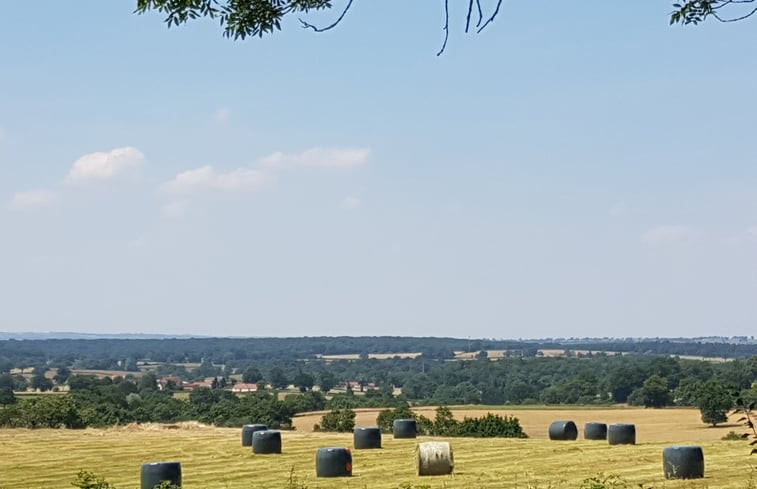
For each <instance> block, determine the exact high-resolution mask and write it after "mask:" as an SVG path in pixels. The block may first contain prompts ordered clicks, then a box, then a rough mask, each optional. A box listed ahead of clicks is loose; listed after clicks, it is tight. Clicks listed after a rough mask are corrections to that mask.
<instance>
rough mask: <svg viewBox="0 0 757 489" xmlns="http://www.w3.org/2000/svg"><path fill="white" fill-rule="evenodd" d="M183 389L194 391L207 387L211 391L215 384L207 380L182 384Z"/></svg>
mask: <svg viewBox="0 0 757 489" xmlns="http://www.w3.org/2000/svg"><path fill="white" fill-rule="evenodd" d="M182 387H183V388H184V390H185V391H193V390H195V389H199V388H201V387H207V388H208V389H210V388H211V387H213V382H208V381H207V380H204V381H201V382H185V383H183V384H182Z"/></svg>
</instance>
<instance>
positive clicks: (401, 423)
mask: <svg viewBox="0 0 757 489" xmlns="http://www.w3.org/2000/svg"><path fill="white" fill-rule="evenodd" d="M392 432H394V437H395V438H415V436H416V435H417V434H418V424H417V423H416V422H415V420H414V419H395V420H394V423H393V424H392Z"/></svg>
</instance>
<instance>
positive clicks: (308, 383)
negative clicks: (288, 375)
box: [293, 372, 315, 392]
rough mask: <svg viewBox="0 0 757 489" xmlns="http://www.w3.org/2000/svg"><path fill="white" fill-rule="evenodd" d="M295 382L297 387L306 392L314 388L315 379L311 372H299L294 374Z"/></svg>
mask: <svg viewBox="0 0 757 489" xmlns="http://www.w3.org/2000/svg"><path fill="white" fill-rule="evenodd" d="M293 383H294V385H295V387H297V388H299V389H300V392H305V391H307V390H310V389H312V388H313V385H314V384H315V379H313V376H312V375H310V374H307V373H305V372H298V373H297V375H295V376H294V379H293Z"/></svg>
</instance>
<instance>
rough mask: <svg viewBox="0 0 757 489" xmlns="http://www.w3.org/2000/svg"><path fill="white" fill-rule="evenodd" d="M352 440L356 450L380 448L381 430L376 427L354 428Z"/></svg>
mask: <svg viewBox="0 0 757 489" xmlns="http://www.w3.org/2000/svg"><path fill="white" fill-rule="evenodd" d="M353 439H354V444H355V449H356V450H361V449H367V448H381V428H379V427H378V426H358V427H357V428H355V431H354V435H353Z"/></svg>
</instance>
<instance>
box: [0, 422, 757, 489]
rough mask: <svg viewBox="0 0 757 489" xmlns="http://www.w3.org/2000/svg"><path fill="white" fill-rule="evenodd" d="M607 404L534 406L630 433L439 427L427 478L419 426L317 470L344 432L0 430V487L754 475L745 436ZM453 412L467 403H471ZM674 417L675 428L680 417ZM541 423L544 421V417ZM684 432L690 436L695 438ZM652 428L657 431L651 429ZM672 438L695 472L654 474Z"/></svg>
mask: <svg viewBox="0 0 757 489" xmlns="http://www.w3.org/2000/svg"><path fill="white" fill-rule="evenodd" d="M612 411H616V412H617V411H619V412H620V413H621V414H624V416H619V417H618V418H613V419H609V418H603V416H598V415H600V414H602V413H603V411H602V410H562V411H560V410H545V411H542V413H543V414H544V415H545V416H547V417H548V418H549V420H552V419H565V418H570V417H571V415H577V414H579V413H580V412H583V413H584V414H585V415H586V416H588V417H589V418H591V420H599V421H608V422H614V421H629V420H630V421H631V422H634V421H636V422H637V423H638V424H637V427H638V429H639V437H638V443H639V444H638V445H636V446H613V447H611V446H609V445H607V444H606V442H586V441H577V442H550V441H549V440H546V439H543V438H545V437H542V436H540V435H539V433H537V432H536V431H535V432H534V433H529V434H531V435H532V438H530V439H527V440H513V439H472V438H450V439H448V440H449V441H450V442H451V443H452V447H453V450H454V453H455V464H456V468H455V474H454V475H452V476H440V477H430V478H429V477H425V478H421V477H418V476H416V475H415V474H416V472H415V470H416V469H415V455H414V453H415V447H416V444H417V443H418V442H419V441H424V440H431V439H432V438H426V437H421V438H419V439H417V440H394V439H393V438H391V436H390V435H385V436H384V443H383V444H384V448H383V449H381V450H361V451H354V452H353V454H354V472H353V477H351V478H340V479H317V478H316V477H315V472H314V457H315V451H316V450H317V448H319V447H323V446H351V445H352V435H351V434H320V433H306V432H302V431H295V432H284V433H283V447H284V453H283V454H282V455H253V454H252V453H251V450H250V449H249V448H243V447H242V446H241V443H240V430H239V429H228V428H212V427H204V426H200V425H196V424H191V423H190V424H187V425H184V426H182V427H180V428H178V429H168V428H167V427H164V426H160V425H143V426H127V427H120V428H111V429H104V430H99V429H87V430H80V431H76V430H0V450H1V454H2V456H0V487H2V488H6V489H22V488H23V489H27V488H29V489H31V488H33V489H40V488H45V489H46V488H66V487H69V488H70V487H71V486H70V482H71V481H72V480H73V479H74V477H75V475H76V472H77V471H78V470H79V469H86V470H91V471H93V472H95V473H97V474H98V475H101V476H104V477H105V478H106V479H107V480H108V481H110V482H112V483H114V484H115V485H116V486H117V487H118V489H138V488H139V467H140V465H141V464H142V463H143V462H151V461H167V460H179V461H181V462H182V465H183V469H184V487H185V488H186V489H205V488H221V489H223V488H229V489H242V488H265V489H276V488H281V489H285V488H286V487H287V480H288V478H289V474H290V471H291V470H292V469H293V470H294V473H295V474H296V476H297V477H298V478H299V479H300V481H301V482H304V484H305V485H306V486H307V488H309V489H327V488H335V489H339V488H345V489H346V488H360V489H362V488H368V489H373V488H376V489H397V488H399V487H400V485H401V484H412V485H414V486H416V488H418V487H419V486H423V485H428V486H430V488H431V489H498V488H527V489H542V488H543V489H546V488H556V487H561V488H566V489H568V488H570V489H572V488H578V487H579V486H580V484H581V481H582V480H583V479H585V478H587V477H590V476H593V475H596V474H597V473H599V472H604V473H606V474H618V475H620V476H622V477H624V478H625V479H626V480H627V481H628V482H629V487H633V488H637V487H638V484H642V483H643V484H645V486H644V487H645V488H648V487H649V486H650V485H651V486H653V487H655V488H656V489H659V488H662V487H664V488H665V489H679V488H690V489H699V488H712V489H715V488H724V489H748V488H750V487H752V488H753V487H754V485H752V486H750V484H754V483H757V473H755V471H754V469H753V468H750V467H751V466H750V463H751V464H752V465H754V464H755V463H757V460H755V459H754V457H752V458H750V457H749V456H748V455H747V453H748V447H747V445H746V443H745V442H724V441H719V440H712V439H711V438H713V436H712V435H711V434H710V432H709V431H708V430H707V428H703V429H702V430H699V431H696V430H694V431H689V430H688V428H686V429H685V430H684V431H683V432H682V433H683V435H682V436H681V437H677V436H676V433H678V431H676V429H675V427H673V431H672V432H665V431H664V430H665V429H670V426H669V425H666V424H665V423H661V422H658V423H657V424H656V425H655V424H654V423H655V421H654V420H655V419H659V417H660V416H661V413H664V411H668V410H664V411H652V410H646V411H645V410H628V412H626V410H612ZM637 411H638V413H636V414H635V415H636V416H639V418H633V417H631V414H632V412H637ZM669 411H671V412H673V411H689V410H669ZM465 413H467V414H468V415H469V416H470V415H473V414H476V413H475V412H474V411H465ZM513 414H515V415H517V416H518V417H520V418H522V419H524V420H525V419H529V420H530V419H534V420H535V419H537V418H531V416H530V415H528V416H526V414H527V413H526V412H525V411H516V412H513ZM644 415H646V416H647V417H648V418H647V427H646V428H645V426H644V425H642V423H641V422H640V421H638V420H640V419H642V418H643V416H644ZM572 417H573V419H575V420H576V421H577V423H578V424H579V428H583V421H580V420H579V418H578V417H577V416H572ZM666 419H667V418H666ZM374 421H375V419H374ZM530 422H532V421H529V423H530ZM534 422H535V421H534ZM524 425H525V426H528V425H529V424H528V423H524ZM700 425H701V423H700ZM666 426H667V428H665V427H666ZM682 426H683V427H684V428H685V427H686V423H683V424H682ZM729 429H738V428H735V427H731V428H729ZM526 431H527V432H528V429H526ZM542 431H544V432H546V427H544V428H543V430H542ZM718 431H720V429H718ZM660 433H663V434H660ZM695 435H701V436H700V437H699V438H696V437H695ZM720 436H722V432H721V435H720ZM655 437H657V438H664V439H666V440H665V441H659V440H658V441H654V440H652V438H655ZM718 438H719V437H718ZM680 443H697V444H700V445H702V447H703V449H704V452H705V457H706V478H705V479H704V480H699V481H664V480H663V477H662V462H661V457H662V455H661V454H662V449H663V448H664V447H665V446H667V445H670V444H680ZM750 477H751V482H750Z"/></svg>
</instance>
